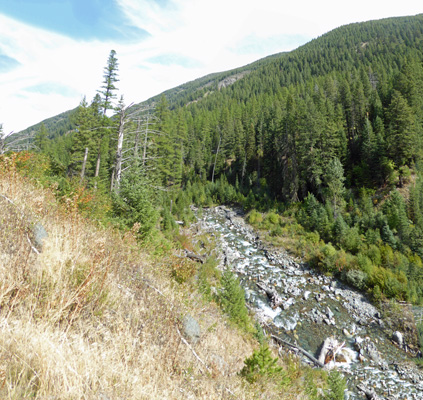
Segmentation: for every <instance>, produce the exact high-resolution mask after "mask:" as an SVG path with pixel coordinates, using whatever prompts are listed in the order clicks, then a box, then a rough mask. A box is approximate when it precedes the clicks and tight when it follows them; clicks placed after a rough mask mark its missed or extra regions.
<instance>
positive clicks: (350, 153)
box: [38, 14, 423, 303]
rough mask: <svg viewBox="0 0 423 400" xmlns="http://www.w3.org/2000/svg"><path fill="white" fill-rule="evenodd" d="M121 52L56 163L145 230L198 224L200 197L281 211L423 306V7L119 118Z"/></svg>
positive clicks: (353, 273) (212, 79)
mask: <svg viewBox="0 0 423 400" xmlns="http://www.w3.org/2000/svg"><path fill="white" fill-rule="evenodd" d="M110 61H111V60H110V59H109V62H108V67H106V69H105V81H104V87H103V88H102V90H100V91H99V95H98V96H96V98H95V99H94V100H93V102H92V103H91V104H88V103H87V102H86V101H84V102H82V103H81V105H80V107H79V109H78V111H77V113H76V116H75V121H76V122H75V123H76V125H77V129H76V131H75V133H74V134H73V135H72V138H71V142H69V143H66V144H65V143H62V145H60V146H57V145H56V146H55V147H54V146H53V144H50V145H48V146H47V145H46V146H44V145H43V146H38V147H42V148H44V150H43V151H45V152H47V153H48V154H49V155H50V157H51V159H52V160H54V166H55V167H54V169H55V171H56V172H57V171H62V172H61V173H62V174H65V175H67V176H69V177H72V176H74V177H76V178H75V179H77V180H78V181H80V182H81V183H85V185H87V187H91V188H98V190H104V191H105V192H108V191H109V190H111V192H112V197H113V207H112V210H113V211H112V212H113V213H114V215H115V216H117V217H119V218H120V220H121V221H124V222H125V224H127V225H128V226H132V225H133V224H134V223H139V224H140V235H141V236H143V237H144V236H145V235H147V233H148V232H150V231H151V230H152V229H155V227H158V226H159V222H160V223H161V227H162V229H175V226H174V223H173V219H172V216H171V215H170V212H172V213H173V214H174V216H175V217H177V218H179V219H181V218H186V219H189V216H188V217H187V215H189V211H187V206H188V205H189V203H190V202H196V203H197V204H199V205H208V204H211V203H212V202H226V203H231V202H235V203H239V204H241V205H242V206H243V207H244V208H245V210H247V211H248V210H252V209H254V208H255V209H258V210H260V211H269V210H271V209H273V210H274V211H279V212H281V213H284V216H285V217H286V218H288V217H289V218H291V220H290V221H291V224H292V225H293V226H296V227H297V228H296V232H295V234H299V235H300V236H301V235H302V238H303V239H304V238H305V239H304V240H306V241H308V242H309V243H310V244H311V246H310V247H309V248H310V250H309V251H308V252H307V257H308V260H309V261H310V262H311V263H314V264H315V265H316V266H317V267H319V268H321V269H323V270H324V271H328V272H331V273H334V274H338V275H339V276H341V277H342V278H344V279H345V280H346V281H348V282H349V283H351V284H352V285H354V286H356V287H358V288H360V289H362V290H367V291H369V293H372V295H373V297H374V298H375V299H380V298H381V297H394V298H397V299H400V300H407V301H412V302H417V303H419V302H422V301H423V264H422V260H421V257H423V214H422V210H423V191H422V189H423V186H422V185H423V183H422V175H421V174H422V165H421V163H422V155H423V153H422V150H423V143H422V138H423V136H422V135H423V64H422V62H423V15H422V14H421V15H417V16H415V17H403V18H391V19H386V20H380V21H370V22H366V23H358V24H352V25H348V26H344V27H341V28H338V29H336V30H334V31H332V32H329V33H328V34H326V35H323V36H322V37H319V38H317V39H315V40H313V41H311V42H310V43H308V44H306V45H304V46H302V47H300V48H299V49H297V50H295V51H292V52H290V53H286V54H280V55H277V56H272V57H269V58H267V59H264V60H261V61H260V62H258V63H255V64H252V65H251V66H247V67H244V68H240V69H239V70H237V71H231V72H230V73H227V74H224V73H223V74H218V75H217V76H209V77H205V78H202V79H200V80H197V81H194V82H192V83H190V84H186V85H183V86H181V87H179V88H176V89H174V90H172V91H169V92H166V93H165V95H163V96H161V97H160V98H155V99H153V100H152V101H149V102H147V103H144V104H141V105H137V106H133V107H132V108H128V107H126V106H125V104H124V102H123V99H121V102H120V103H119V106H118V108H117V113H116V115H115V117H113V118H107V117H106V112H105V111H107V109H111V105H110V100H111V99H112V98H113V96H112V97H111V98H110V97H108V96H109V95H113V94H114V93H115V91H114V90H115V87H114V83H115V82H117V80H113V79H112V80H111V81H110V80H109V81H108V80H107V79H108V78H111V77H113V75H111V73H116V72H117V64H114V66H113V64H112V65H111V64H110ZM228 77H232V78H233V79H232V80H231V79H229V80H226V84H222V85H219V82H222V81H225V78H228ZM109 84H111V86H110V85H109ZM109 89H110V92H108V90H109ZM69 140H70V139H69ZM52 149H54V150H52ZM181 189H182V190H181ZM157 204H160V207H157ZM172 205H173V207H172ZM184 210H185V211H184ZM278 221H279V220H278V219H277V218H276V220H275V223H274V224H273V231H272V234H273V235H274V236H278V235H279V234H282V232H283V230H284V226H283V225H282V222H278ZM280 221H282V220H280Z"/></svg>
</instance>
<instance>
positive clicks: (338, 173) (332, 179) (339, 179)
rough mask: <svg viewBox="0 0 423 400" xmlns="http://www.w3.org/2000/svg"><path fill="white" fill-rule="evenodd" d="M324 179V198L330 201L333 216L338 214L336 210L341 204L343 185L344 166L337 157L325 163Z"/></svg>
mask: <svg viewBox="0 0 423 400" xmlns="http://www.w3.org/2000/svg"><path fill="white" fill-rule="evenodd" d="M324 181H325V183H326V186H327V196H326V199H327V200H328V201H330V202H331V203H332V207H333V214H334V218H336V217H337V215H338V210H339V208H340V207H341V205H342V204H343V195H344V192H345V187H344V181H345V177H344V168H343V167H342V164H341V161H340V160H339V158H337V157H335V158H333V159H332V160H331V161H330V162H329V164H328V165H327V168H326V171H325V175H324Z"/></svg>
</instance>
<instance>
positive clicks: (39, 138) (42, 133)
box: [34, 123, 49, 153]
mask: <svg viewBox="0 0 423 400" xmlns="http://www.w3.org/2000/svg"><path fill="white" fill-rule="evenodd" d="M34 144H35V146H36V148H37V150H38V151H39V152H41V153H45V152H46V151H47V150H48V145H49V139H48V131H47V128H46V126H45V125H44V123H42V124H41V126H40V129H39V131H38V132H37V134H36V135H35V138H34Z"/></svg>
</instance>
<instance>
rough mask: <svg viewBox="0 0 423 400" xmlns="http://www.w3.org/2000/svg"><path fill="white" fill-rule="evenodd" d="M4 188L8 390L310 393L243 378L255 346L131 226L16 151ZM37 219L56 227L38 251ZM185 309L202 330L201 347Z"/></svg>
mask: <svg viewBox="0 0 423 400" xmlns="http://www.w3.org/2000/svg"><path fill="white" fill-rule="evenodd" d="M0 195H2V196H3V197H1V196H0V398H1V399H29V398H31V399H46V400H47V399H96V400H107V399H110V400H111V399H235V398H237V399H255V398H257V399H260V398H267V399H271V398H278V399H280V398H282V399H283V398H285V399H288V398H290V399H294V398H298V399H300V398H306V397H304V394H302V393H303V391H302V389H301V388H300V387H296V386H295V385H294V386H293V389H292V390H293V391H291V392H289V393H288V392H286V393H285V395H281V389H280V388H279V387H275V385H273V386H272V385H269V386H268V387H266V388H264V387H263V386H260V387H259V386H251V385H248V384H246V383H245V381H244V380H242V378H240V377H239V376H238V372H239V371H240V370H241V369H242V367H243V362H244V360H245V358H246V357H248V356H249V355H251V353H252V351H253V349H254V348H255V347H256V346H257V344H256V343H255V342H254V341H253V340H252V339H251V337H250V336H248V335H246V334H242V333H240V332H239V331H238V330H237V329H236V328H234V327H232V326H231V325H230V324H228V323H227V321H226V319H225V318H222V315H221V314H220V312H219V310H218V309H217V308H216V306H215V305H213V304H207V303H204V301H203V300H202V299H201V296H200V295H199V294H198V292H197V291H195V290H194V289H193V286H189V290H187V287H186V285H189V284H184V285H182V286H181V285H177V284H176V283H175V281H174V280H172V279H171V278H170V275H171V270H172V268H171V266H170V265H169V264H171V263H172V257H171V256H168V257H167V258H166V257H165V258H163V259H162V260H161V261H160V262H154V260H153V259H151V257H150V256H149V255H148V254H147V253H146V252H145V251H143V250H141V249H140V248H139V246H137V244H136V242H135V239H134V237H133V236H132V235H131V233H130V232H129V233H128V234H126V235H124V236H122V235H121V234H120V233H119V232H116V231H113V230H110V229H109V230H106V229H102V228H99V227H96V226H94V225H93V224H90V223H88V222H86V221H84V220H83V219H82V218H81V217H80V216H79V215H78V213H77V212H76V209H75V208H76V207H75V206H74V204H72V200H71V199H70V200H68V202H67V204H66V205H65V206H61V205H58V204H57V202H56V201H55V199H54V196H53V194H52V193H51V192H50V191H48V190H46V189H43V188H41V187H38V186H37V185H36V183H31V182H28V181H27V180H25V179H24V178H22V177H21V176H20V175H19V174H18V173H17V172H16V171H15V169H14V167H13V163H7V160H6V162H4V161H3V163H2V164H0ZM35 223H41V224H42V225H43V226H44V228H45V230H46V231H47V232H48V237H47V238H46V239H45V241H44V246H43V249H42V251H41V252H40V253H39V254H37V252H36V251H35V250H34V248H33V247H34V242H33V235H32V233H31V229H30V227H31V226H33V225H34V224H35ZM188 313H189V314H191V315H192V316H193V317H194V318H196V319H197V321H198V322H199V324H200V326H201V329H202V335H201V340H200V342H199V343H198V344H196V345H192V346H188V345H187V344H186V342H184V341H183V340H182V338H181V335H180V332H182V327H181V322H180V321H181V319H182V317H183V316H184V315H186V314H188ZM194 351H195V354H194ZM198 358H199V359H201V360H202V361H203V362H204V363H205V365H206V366H207V367H205V366H204V365H203V364H202V363H201V362H200V361H199V360H198ZM299 379H300V378H299ZM294 392H295V393H294ZM287 396H288V397H287Z"/></svg>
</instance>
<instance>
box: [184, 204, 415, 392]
mask: <svg viewBox="0 0 423 400" xmlns="http://www.w3.org/2000/svg"><path fill="white" fill-rule="evenodd" d="M242 217H243V216H242V214H241V213H240V212H237V211H236V210H232V209H229V208H226V207H216V208H213V209H204V210H203V214H202V216H201V218H199V220H198V222H197V223H196V224H193V226H192V231H193V232H197V233H198V234H204V233H206V234H208V235H210V236H214V237H215V238H216V240H217V246H216V249H215V254H214V256H215V257H216V258H217V259H218V260H219V268H221V269H224V268H226V267H230V268H231V269H232V270H233V271H234V272H235V273H236V274H237V275H238V276H239V279H240V283H241V285H242V286H243V288H244V290H245V294H246V300H247V303H248V305H249V308H251V309H253V310H254V312H255V314H256V316H257V319H258V320H259V321H260V322H261V324H262V325H263V326H264V327H265V328H266V330H267V331H268V333H269V334H275V335H277V336H278V337H280V338H281V339H283V340H284V341H287V342H289V343H292V344H293V345H298V347H301V348H302V349H304V350H305V351H306V352H309V353H311V354H312V355H314V356H315V357H316V358H319V356H321V359H322V358H323V359H326V358H328V352H329V351H332V352H334V351H335V352H337V353H339V354H338V355H336V354H335V356H334V357H333V358H331V359H330V365H328V367H335V368H338V369H340V370H341V371H342V372H343V373H344V375H345V376H346V378H347V381H348V387H349V391H348V393H347V394H346V396H347V397H348V398H349V399H362V398H363V392H362V391H359V390H357V385H361V386H360V387H362V388H369V390H370V388H371V389H372V390H373V391H374V393H375V395H377V396H379V398H380V399H389V400H391V399H395V398H401V399H410V400H411V399H423V376H421V373H420V371H419V370H418V369H417V367H416V366H415V365H414V364H413V363H412V362H410V361H409V356H408V355H407V353H406V352H405V351H404V349H407V346H408V345H409V344H408V343H407V339H405V336H406V335H404V332H400V331H392V332H390V333H389V329H390V327H391V326H392V324H391V323H390V322H389V323H387V322H386V321H385V320H384V319H383V318H382V314H381V312H380V311H379V310H378V309H377V308H376V307H375V306H374V305H372V304H371V303H370V302H369V301H368V299H367V298H366V297H365V296H364V295H363V294H362V293H359V292H357V291H356V290H354V289H352V288H350V287H348V286H346V285H345V284H343V283H342V282H340V281H338V280H337V279H335V278H333V277H328V276H324V275H322V274H320V273H319V272H318V271H316V270H313V269H310V268H309V267H308V266H307V264H305V263H302V262H301V261H298V260H296V259H294V258H292V257H290V256H289V255H288V254H287V253H286V252H284V251H283V250H279V249H274V248H271V247H268V246H267V245H266V244H265V243H264V241H263V240H261V239H260V237H259V235H258V234H257V232H255V231H254V230H253V229H252V227H250V226H249V225H248V224H246V223H245V221H244V219H243V218H242ZM395 332H398V333H399V334H398V333H396V334H394V333H395ZM394 337H395V339H394ZM328 338H332V339H331V340H332V342H331V343H332V344H330V343H329V344H328V346H327V347H328V349H327V350H323V351H322V347H323V344H324V342H325V341H327V340H328ZM400 338H401V339H402V342H401V343H399V342H400ZM412 346H413V347H414V344H413V345H412ZM337 347H339V351H337ZM341 350H342V351H341ZM322 354H323V355H322ZM299 356H300V357H301V358H302V359H303V360H304V362H306V363H311V361H310V360H309V359H307V358H306V357H303V356H302V354H301V353H299ZM329 358H330V357H329ZM329 358H328V359H329ZM328 364H329V362H328ZM405 366H406V367H405ZM369 393H370V392H369Z"/></svg>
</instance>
